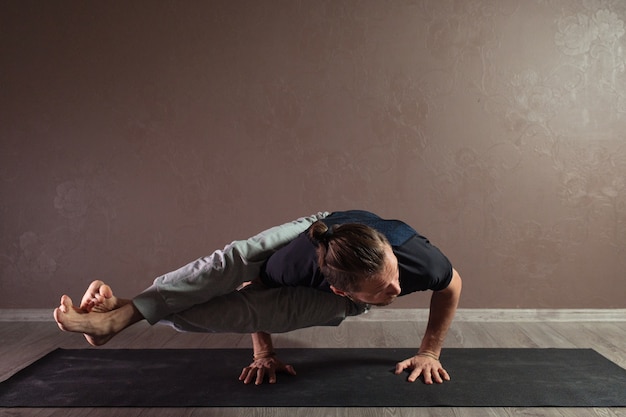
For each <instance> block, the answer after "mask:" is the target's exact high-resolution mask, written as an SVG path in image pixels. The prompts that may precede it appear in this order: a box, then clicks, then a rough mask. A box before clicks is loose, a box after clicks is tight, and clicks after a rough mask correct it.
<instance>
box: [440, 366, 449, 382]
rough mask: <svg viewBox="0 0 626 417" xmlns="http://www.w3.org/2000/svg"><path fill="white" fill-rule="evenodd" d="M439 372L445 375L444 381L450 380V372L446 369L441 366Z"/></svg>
mask: <svg viewBox="0 0 626 417" xmlns="http://www.w3.org/2000/svg"><path fill="white" fill-rule="evenodd" d="M439 373H440V374H441V376H442V377H443V379H444V381H449V380H450V375H449V374H448V372H447V371H446V370H445V369H443V368H441V369H440V370H439Z"/></svg>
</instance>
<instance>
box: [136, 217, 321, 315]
mask: <svg viewBox="0 0 626 417" xmlns="http://www.w3.org/2000/svg"><path fill="white" fill-rule="evenodd" d="M328 214H329V213H327V212H324V213H321V212H320V213H317V214H315V215H311V216H309V217H301V218H299V219H297V220H294V221H292V222H289V223H285V224H282V225H280V226H276V227H272V228H271V229H268V230H265V231H263V232H261V233H259V234H257V235H256V236H253V237H251V238H249V239H247V240H238V241H234V242H232V243H231V244H230V245H227V246H226V247H225V248H224V249H223V250H217V251H215V252H213V254H211V255H210V256H208V257H204V258H200V259H198V260H196V261H194V262H192V263H190V264H188V265H185V266H183V267H182V268H180V269H178V270H176V271H174V272H171V273H169V274H165V275H163V276H160V277H158V278H157V279H156V280H155V281H154V284H153V285H152V286H151V287H149V288H148V289H146V290H145V291H144V292H142V293H141V294H139V295H138V296H137V297H135V298H134V299H133V304H134V305H135V307H136V308H137V309H138V310H139V311H140V312H141V314H142V316H143V317H145V318H146V320H148V322H149V323H151V324H154V323H156V322H158V321H159V320H161V319H162V318H164V317H166V316H168V315H170V314H173V313H176V312H179V311H183V310H186V309H188V308H190V307H192V306H194V305H196V304H202V303H205V302H206V301H208V300H210V299H212V298H213V297H216V296H219V295H224V294H228V293H230V292H232V291H234V290H236V289H237V288H238V287H239V286H240V285H241V284H242V283H244V282H246V281H251V280H253V279H255V278H258V276H259V273H260V270H261V265H263V262H265V260H267V258H268V257H269V256H270V255H272V254H273V253H274V252H275V251H277V250H278V249H280V248H281V247H283V246H285V245H286V244H287V243H289V242H291V241H292V240H293V239H295V238H296V237H297V236H298V235H299V234H300V233H302V232H304V231H305V230H306V229H308V228H309V226H311V225H312V224H313V223H315V222H316V221H317V220H319V219H323V218H324V217H326V216H328Z"/></svg>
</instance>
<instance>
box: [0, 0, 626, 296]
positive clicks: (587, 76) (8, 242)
mask: <svg viewBox="0 0 626 417" xmlns="http://www.w3.org/2000/svg"><path fill="white" fill-rule="evenodd" d="M625 20H626V2H613V1H601V0H597V1H571V0H553V1H540V0H535V1H531V0H518V1H514V0H491V1H489V0H474V1H471V0H468V1H441V0H432V1H410V0H406V1H402V0H397V1H396V0H392V1H382V0H366V1H361V0H327V1H323V0H315V1H309V0H302V1H292V0H288V1H287V0H285V1H256V0H254V1H253V0H250V1H242V0H236V1H233V0H223V1H162V0H161V1H147V0H146V1H83V0H80V1H66V0H57V1H43V0H42V1H25V0H24V1H23V0H8V1H2V2H0V31H1V33H0V48H1V50H0V52H1V53H0V60H1V68H0V88H1V91H0V140H1V143H0V187H1V188H0V216H1V222H0V228H1V229H0V273H1V275H0V292H1V295H0V308H47V307H52V306H54V305H55V304H56V303H57V300H58V297H59V295H60V294H61V293H62V292H68V293H69V294H70V295H72V296H74V297H76V298H80V295H82V291H83V290H84V288H85V287H86V285H87V283H88V282H89V281H91V280H92V279H94V278H101V279H105V280H107V281H109V282H110V283H111V284H112V285H113V286H114V289H117V292H118V294H120V295H132V294H133V293H134V292H136V291H139V290H141V289H142V288H143V287H144V286H146V285H147V284H148V283H149V282H151V280H152V279H153V278H154V277H155V276H156V275H158V274H160V273H163V272H167V271H169V270H171V269H174V268H176V267H178V266H180V265H182V264H184V263H186V262H188V261H190V260H192V259H195V258H196V257H199V256H202V255H205V254H207V253H209V252H211V251H212V250H213V249H215V248H218V247H222V246H223V245H224V244H226V243H228V242H230V241H231V240H233V239H236V238H245V237H248V236H249V235H251V234H253V233H255V232H257V231H259V230H261V229H264V228H266V227H269V226H271V225H274V224H277V223H279V222H282V221H286V220H290V219H291V218H294V217H298V216H300V215H304V214H309V213H312V212H315V211H318V210H338V209H346V208H363V209H369V210H372V211H375V212H377V213H379V214H380V215H383V216H385V217H392V218H401V219H404V220H406V221H408V222H409V223H411V224H412V225H413V226H415V227H416V228H417V229H418V230H420V231H422V232H423V233H424V234H426V235H427V236H429V237H430V238H431V240H432V241H433V242H434V243H435V244H436V245H438V246H439V247H440V248H441V249H443V250H444V251H445V252H446V253H447V254H448V255H449V257H450V258H451V260H452V261H453V263H454V265H455V266H456V267H457V269H458V270H459V271H460V272H461V275H462V276H463V278H464V282H465V291H464V297H463V302H462V307H465V308H622V307H626V301H625V299H626V297H625V294H626V280H625V279H624V269H625V267H626V142H625V139H624V135H625V132H626V71H625V67H626V36H624V35H625V28H624V21H625ZM425 302H426V300H425V298H424V297H423V296H422V297H413V298H410V297H409V298H408V299H405V300H403V302H402V303H400V304H399V305H400V306H402V307H411V306H416V307H424V306H425Z"/></svg>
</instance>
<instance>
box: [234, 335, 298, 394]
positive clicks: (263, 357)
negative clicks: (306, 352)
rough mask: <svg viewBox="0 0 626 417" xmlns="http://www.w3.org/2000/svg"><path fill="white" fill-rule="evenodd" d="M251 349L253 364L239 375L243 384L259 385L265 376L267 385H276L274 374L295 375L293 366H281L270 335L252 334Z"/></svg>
mask: <svg viewBox="0 0 626 417" xmlns="http://www.w3.org/2000/svg"><path fill="white" fill-rule="evenodd" d="M252 347H253V350H254V354H253V362H252V363H251V364H250V365H249V366H246V367H245V368H243V370H242V371H241V375H239V380H240V381H243V383H244V384H250V383H251V382H253V381H254V384H255V385H260V384H262V383H263V379H264V378H265V376H266V375H267V377H268V380H269V383H270V384H274V383H276V372H286V373H289V374H291V375H295V374H296V371H295V369H293V366H291V365H286V364H283V363H282V362H281V361H280V360H278V358H276V352H274V345H273V344H272V335H271V334H269V333H265V332H256V333H252Z"/></svg>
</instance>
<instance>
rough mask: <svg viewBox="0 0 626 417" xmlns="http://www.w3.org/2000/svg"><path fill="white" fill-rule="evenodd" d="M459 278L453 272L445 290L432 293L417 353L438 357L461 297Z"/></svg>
mask: <svg viewBox="0 0 626 417" xmlns="http://www.w3.org/2000/svg"><path fill="white" fill-rule="evenodd" d="M461 287H462V284H461V277H460V276H459V274H458V273H457V272H456V271H455V270H453V276H452V281H451V282H450V285H449V286H448V288H446V289H445V290H441V291H436V292H434V293H433V295H432V297H431V301H430V314H429V318H428V325H427V327H426V332H425V333H424V337H423V339H422V343H421V345H420V350H419V353H421V354H426V355H432V356H435V357H437V358H438V357H439V355H440V354H441V349H442V347H443V343H444V340H445V338H446V335H447V334H448V330H449V328H450V325H451V324H452V320H453V319H454V315H455V313H456V309H457V306H458V304H459V299H460V297H461Z"/></svg>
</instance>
